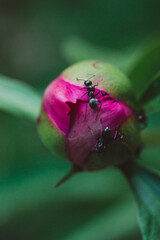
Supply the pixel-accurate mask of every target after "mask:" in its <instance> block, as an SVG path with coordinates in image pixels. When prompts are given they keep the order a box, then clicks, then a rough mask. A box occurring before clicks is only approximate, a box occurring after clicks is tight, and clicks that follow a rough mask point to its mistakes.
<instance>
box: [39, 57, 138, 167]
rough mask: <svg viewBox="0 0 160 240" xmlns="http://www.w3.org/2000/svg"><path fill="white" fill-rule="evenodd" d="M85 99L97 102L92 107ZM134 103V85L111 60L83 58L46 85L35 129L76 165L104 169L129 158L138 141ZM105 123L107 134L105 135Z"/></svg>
mask: <svg viewBox="0 0 160 240" xmlns="http://www.w3.org/2000/svg"><path fill="white" fill-rule="evenodd" d="M80 79H82V80H80ZM83 79H84V80H83ZM87 79H90V81H91V82H90V86H95V89H94V91H92V93H91V90H93V89H91V90H90V89H89V88H87V86H86V85H85V80H87ZM87 90H88V92H87ZM89 99H92V100H93V101H92V102H94V103H95V102H96V105H97V103H98V105H97V106H96V105H95V106H92V105H91V104H89ZM95 99H96V100H95ZM133 106H134V95H133V92H132V86H131V83H130V82H129V80H128V79H127V77H126V76H125V75H123V74H122V73H121V72H120V71H119V70H117V69H115V68H114V67H113V66H111V65H109V64H106V63H102V62H95V61H84V62H81V63H78V64H75V65H73V66H71V67H70V68H68V69H67V70H65V71H64V72H63V73H62V74H61V75H60V76H59V77H58V78H57V79H55V80H54V81H53V82H51V84H50V85H49V86H48V87H47V89H46V91H45V93H44V97H43V101H42V109H41V113H40V116H39V118H38V128H39V132H40V135H41V137H42V140H44V142H45V143H46V144H47V145H48V146H49V147H51V148H52V149H53V151H55V152H57V153H58V154H61V155H63V156H64V157H66V158H68V159H69V161H70V162H71V163H72V165H73V167H74V169H78V170H79V171H85V170H89V171H92V170H98V169H102V168H104V167H107V166H109V165H115V164H119V163H122V162H124V161H127V160H128V159H133V158H134V156H135V155H136V150H137V149H138V148H139V147H140V145H141V141H140V137H139V131H138V124H137V120H136V115H135V111H134V107H133ZM106 127H108V129H109V133H108V134H109V136H105V135H104V129H105V128H106ZM101 145H102V146H101Z"/></svg>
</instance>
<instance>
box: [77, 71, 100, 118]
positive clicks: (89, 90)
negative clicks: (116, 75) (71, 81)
mask: <svg viewBox="0 0 160 240" xmlns="http://www.w3.org/2000/svg"><path fill="white" fill-rule="evenodd" d="M93 77H95V75H92V76H91V77H90V78H88V79H87V80H84V79H78V78H77V81H84V85H85V87H83V88H86V89H87V92H85V93H84V94H83V95H82V97H83V96H85V95H86V94H88V97H89V100H88V102H87V104H86V113H87V105H88V103H89V106H90V108H91V109H95V108H96V107H97V106H98V103H100V104H101V105H100V107H99V109H98V113H99V112H100V110H101V107H102V102H101V101H100V100H98V99H97V98H96V96H97V95H98V94H99V93H101V94H102V96H104V94H103V92H102V91H98V92H97V93H96V95H95V94H94V92H95V86H97V84H96V85H92V84H93V83H92V81H91V80H90V79H91V78H93ZM86 113H85V119H86ZM98 113H97V117H98ZM97 117H96V119H97Z"/></svg>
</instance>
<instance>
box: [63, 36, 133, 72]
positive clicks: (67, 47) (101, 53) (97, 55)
mask: <svg viewBox="0 0 160 240" xmlns="http://www.w3.org/2000/svg"><path fill="white" fill-rule="evenodd" d="M62 54H63V55H64V57H65V58H66V60H67V61H68V62H69V63H74V62H78V61H82V60H88V59H96V60H101V61H105V62H108V63H110V64H112V65H114V66H116V67H118V68H119V69H120V70H122V71H124V72H127V70H128V69H129V68H130V65H132V62H133V60H134V58H135V56H137V53H136V49H135V46H131V47H130V48H127V49H123V51H117V50H115V49H108V48H106V47H103V46H97V45H94V44H92V43H90V42H87V41H85V40H83V39H81V38H79V37H70V38H68V39H67V40H65V41H64V43H63V44H62Z"/></svg>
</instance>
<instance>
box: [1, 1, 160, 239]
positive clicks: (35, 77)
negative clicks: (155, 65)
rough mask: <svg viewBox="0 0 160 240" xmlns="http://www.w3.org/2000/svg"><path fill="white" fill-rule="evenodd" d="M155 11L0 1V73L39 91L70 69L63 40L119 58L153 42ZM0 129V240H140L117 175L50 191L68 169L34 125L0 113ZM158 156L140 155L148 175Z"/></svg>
mask: <svg viewBox="0 0 160 240" xmlns="http://www.w3.org/2000/svg"><path fill="white" fill-rule="evenodd" d="M159 9H160V2H159V0H157V1H156V0H152V1H149V0H134V1H129V0H119V1H118V0H99V1H97V0H92V1H91V0H90V1H89V0H81V1H76V0H68V1H67V0H63V1H62V0H59V1H58V0H57V1H55V0H54V1H41V0H39V1H37V0H32V1H31V0H28V1H17V0H15V1H11V0H10V1H7V0H6V1H5V0H4V1H2V0H0V73H1V74H4V75H7V76H10V77H13V78H17V79H20V80H22V81H24V82H28V83H29V84H31V85H32V86H34V87H35V88H37V89H39V90H40V91H43V89H44V88H45V87H46V86H47V84H48V83H49V82H50V81H51V80H52V79H54V78H55V77H56V76H57V75H58V74H59V73H60V72H61V71H62V70H63V69H64V68H65V67H67V66H68V65H69V64H70V62H69V61H68V59H69V58H67V56H66V53H65V51H64V49H65V46H66V44H67V41H69V40H68V39H71V38H72V37H77V38H80V39H83V40H85V41H87V42H89V43H92V44H94V45H95V46H98V47H106V48H108V49H113V50H114V51H115V52H116V51H117V52H118V51H123V49H124V48H127V47H129V46H132V45H134V46H136V45H138V44H139V43H140V42H141V41H143V40H145V39H146V38H147V37H150V36H153V35H155V34H159V29H160V17H159ZM95 58H96V56H95ZM156 122H158V123H159V116H158V115H155V116H154V117H152V118H151V121H150V124H151V125H152V126H154V125H155V124H156ZM0 126H1V128H0V239H2V240H11V239H12V240H21V239H23V240H28V239H30V240H32V239H34V240H35V239H36V240H39V239H45V240H51V239H54V240H67V239H68V240H72V239H73V240H85V239H86V240H90V239H92V240H132V239H134V240H135V239H136V240H138V239H141V237H140V233H139V230H138V227H137V226H138V225H137V219H136V208H135V204H134V201H133V197H132V195H131V192H130V190H129V188H128V185H127V183H126V181H125V179H124V178H123V176H122V175H121V174H120V173H119V172H118V170H116V169H112V168H111V169H108V170H104V171H102V172H97V173H92V174H91V173H85V174H82V175H78V176H75V177H74V179H71V180H70V181H69V182H68V183H66V184H65V185H64V186H62V187H61V188H59V189H54V188H53V187H52V186H53V185H54V184H55V183H56V181H57V180H58V179H59V178H60V177H61V176H63V175H64V174H65V172H66V171H67V170H68V168H69V164H68V163H66V162H64V161H63V160H62V159H59V158H58V157H56V156H54V155H52V153H50V152H49V151H48V150H47V149H46V148H45V147H44V146H43V144H42V143H41V141H40V139H39V137H38V134H37V130H36V128H35V125H34V124H32V123H30V122H27V121H25V120H23V119H19V118H16V117H13V116H11V115H9V114H7V113H4V112H0ZM158 154H159V153H158V149H150V150H147V151H145V152H144V153H143V155H144V158H145V161H146V162H147V163H148V164H150V160H149V156H151V157H152V159H154V160H153V162H154V164H153V165H154V166H156V167H157V166H158V157H157V156H158ZM87 234H88V235H87Z"/></svg>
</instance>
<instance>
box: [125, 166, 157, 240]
mask: <svg viewBox="0 0 160 240" xmlns="http://www.w3.org/2000/svg"><path fill="white" fill-rule="evenodd" d="M129 170H130V171H131V168H130V169H129V168H128V170H126V169H125V174H126V175H127V178H128V180H129V182H130V184H131V186H132V189H133V192H134V194H135V197H136V200H137V203H138V209H139V220H140V227H141V231H142V235H143V239H144V240H156V239H160V173H159V172H158V173H156V172H152V171H151V170H148V169H145V168H143V167H141V166H139V165H136V168H135V169H134V170H133V168H132V172H130V171H129ZM129 173H131V174H129Z"/></svg>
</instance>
